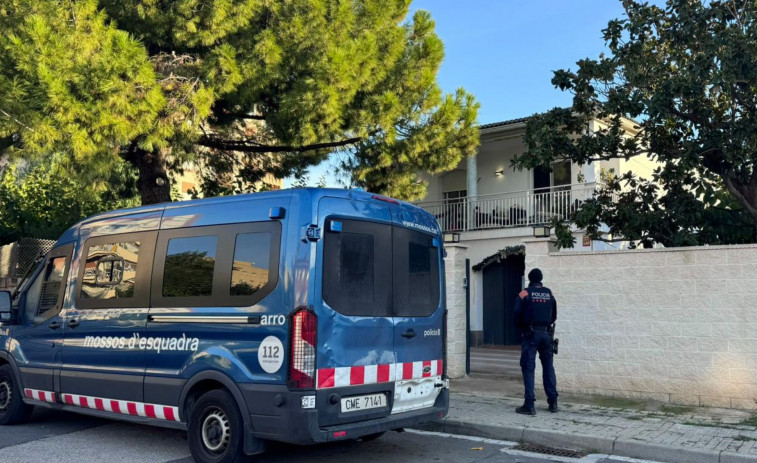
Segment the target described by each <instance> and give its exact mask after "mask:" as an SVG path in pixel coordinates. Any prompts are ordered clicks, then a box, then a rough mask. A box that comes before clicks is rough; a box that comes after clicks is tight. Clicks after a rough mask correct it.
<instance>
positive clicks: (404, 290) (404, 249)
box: [392, 206, 444, 413]
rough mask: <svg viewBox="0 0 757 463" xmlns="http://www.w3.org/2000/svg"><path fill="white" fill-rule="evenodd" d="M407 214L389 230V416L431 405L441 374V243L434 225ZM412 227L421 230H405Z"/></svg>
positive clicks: (411, 212) (442, 336)
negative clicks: (392, 376)
mask: <svg viewBox="0 0 757 463" xmlns="http://www.w3.org/2000/svg"><path fill="white" fill-rule="evenodd" d="M405 207H406V206H402V209H405ZM409 212H410V214H408V211H405V210H403V211H402V215H403V220H402V223H399V224H397V226H395V227H394V228H393V231H392V256H393V272H392V273H393V277H394V278H393V280H394V284H393V304H392V305H393V311H392V313H393V315H394V329H395V333H394V348H395V357H396V358H397V365H398V367H397V374H396V391H395V396H394V405H393V408H392V413H400V412H405V411H410V410H415V409H419V408H425V407H430V406H432V405H433V404H434V402H435V401H436V398H437V396H438V395H439V390H440V386H441V385H442V381H441V376H442V373H443V369H444V303H443V300H442V287H443V286H442V280H441V278H442V275H443V262H442V255H441V244H440V242H439V241H440V240H439V238H438V237H437V236H435V235H434V234H433V230H432V229H431V228H430V226H431V225H433V224H427V223H426V221H427V220H425V218H424V217H423V216H422V215H420V214H414V213H413V212H415V211H409ZM416 215H418V217H415V216H416ZM408 216H409V217H408ZM408 219H409V220H408ZM419 219H420V220H419ZM413 226H418V227H423V228H422V229H415V228H410V227H413Z"/></svg>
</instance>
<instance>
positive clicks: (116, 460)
mask: <svg viewBox="0 0 757 463" xmlns="http://www.w3.org/2000/svg"><path fill="white" fill-rule="evenodd" d="M513 445H514V443H512V442H502V441H494V440H489V439H476V438H469V437H462V436H452V435H448V434H438V433H420V432H415V431H408V432H405V433H395V432H391V433H387V434H386V435H384V436H383V437H381V438H380V439H377V440H375V441H372V442H356V441H352V440H350V441H344V442H337V443H331V444H324V445H316V446H307V447H300V446H293V445H284V444H272V445H271V446H270V447H269V449H268V451H267V452H266V453H264V454H262V455H256V456H254V457H252V458H251V459H250V461H251V462H257V463H272V462H281V461H287V462H292V463H298V462H302V463H321V462H323V463H326V462H328V463H331V462H333V461H335V459H338V460H337V461H346V462H351V461H359V462H361V463H396V462H397V460H398V458H400V459H401V460H400V461H413V462H460V463H474V462H487V463H505V462H507V463H516V462H518V463H543V462H552V461H561V462H568V463H570V462H575V463H628V462H640V460H632V459H623V458H617V457H612V458H607V457H604V456H599V455H590V456H587V457H584V458H582V459H580V460H579V459H566V458H557V459H556V457H545V456H544V455H539V454H533V453H531V454H526V453H522V452H518V451H514V450H512V447H513ZM0 461H2V462H3V463H50V462H56V463H58V462H59V463H69V462H70V463H89V462H93V463H94V462H97V463H158V462H161V463H162V462H171V463H179V462H181V463H191V462H192V458H191V457H190V456H189V449H188V447H187V442H186V433H184V432H181V431H176V430H170V429H163V428H157V427H150V426H141V425H136V424H130V423H124V422H118V421H108V420H101V419H96V418H90V417H86V416H82V415H77V414H73V413H65V412H55V411H50V410H37V411H36V412H35V414H34V416H33V417H32V421H31V422H30V423H28V424H25V425H21V426H11V427H4V428H0Z"/></svg>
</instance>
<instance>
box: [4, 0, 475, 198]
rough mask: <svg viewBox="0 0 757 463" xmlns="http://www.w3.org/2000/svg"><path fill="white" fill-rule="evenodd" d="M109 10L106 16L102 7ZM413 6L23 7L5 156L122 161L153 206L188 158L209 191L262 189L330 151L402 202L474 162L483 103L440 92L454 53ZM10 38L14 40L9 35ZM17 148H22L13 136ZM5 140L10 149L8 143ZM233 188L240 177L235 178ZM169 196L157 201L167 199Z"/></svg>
mask: <svg viewBox="0 0 757 463" xmlns="http://www.w3.org/2000/svg"><path fill="white" fill-rule="evenodd" d="M98 8H102V9H101V10H98ZM408 9H409V0H390V1H386V0H281V1H275V2H271V1H268V0H214V1H200V0H178V1H171V2H163V1H158V0H148V1H137V0H118V1H116V0H101V1H100V2H99V4H98V3H97V2H96V1H95V0H73V1H71V2H55V1H52V0H42V1H39V0H10V1H9V2H6V3H5V4H4V5H3V6H0V30H3V36H2V37H0V88H3V89H10V91H9V92H4V93H3V95H0V111H2V112H0V154H2V152H3V148H2V146H4V142H3V140H8V139H10V140H11V142H12V147H11V148H5V149H4V150H5V151H10V152H12V153H13V154H14V155H16V156H21V157H25V158H31V157H33V156H41V155H46V154H48V153H61V154H64V155H65V156H67V158H68V159H70V160H73V161H75V165H76V166H78V167H79V168H80V171H81V172H85V173H87V172H92V171H95V172H102V171H107V170H108V169H110V168H111V167H112V165H114V164H117V162H118V160H119V157H120V158H122V159H125V160H127V161H128V162H129V163H132V164H133V165H135V166H136V167H138V169H139V173H140V180H139V184H138V185H139V189H140V192H141V193H142V198H143V201H147V202H151V201H161V200H163V201H165V200H170V187H169V186H167V185H165V186H163V187H160V188H159V187H157V186H156V182H155V180H156V179H158V178H163V179H165V178H166V172H165V171H166V170H176V169H180V167H181V165H182V164H183V163H184V162H186V161H189V160H194V161H196V162H197V163H198V164H202V165H203V166H205V167H206V169H207V170H208V172H206V174H205V175H204V176H203V189H204V193H205V194H229V193H237V192H240V191H250V190H253V189H255V188H257V185H259V182H260V181H261V180H263V179H264V178H265V176H266V175H267V174H273V175H275V176H276V177H278V178H282V177H284V176H287V175H290V174H298V173H302V172H304V171H305V170H306V169H307V167H309V166H313V165H316V164H319V163H321V162H323V161H324V160H326V159H327V158H328V157H329V156H330V155H332V154H333V153H335V152H336V153H338V154H339V156H340V157H341V159H342V168H343V169H345V170H346V171H347V172H349V174H350V176H351V177H352V181H353V182H354V183H355V184H357V185H359V186H363V187H367V188H369V189H371V190H374V191H377V192H380V193H385V194H390V195H393V196H397V197H400V198H404V199H413V198H418V197H420V196H422V195H423V194H424V192H425V185H424V184H422V183H419V182H418V178H417V176H416V174H417V173H418V172H420V171H429V172H433V173H438V172H441V171H444V170H448V169H451V168H453V167H454V166H456V165H457V164H458V163H459V162H460V160H461V159H462V158H463V157H465V156H469V155H472V154H473V153H474V152H475V149H476V147H477V144H478V130H477V128H476V113H477V110H478V104H477V103H476V102H475V100H474V99H473V97H472V96H471V95H470V94H468V93H466V92H465V91H464V90H462V89H460V90H458V91H457V92H455V93H454V94H452V95H444V94H443V93H442V91H441V90H440V89H439V87H438V85H437V83H436V73H437V71H438V69H439V66H440V64H441V61H442V58H443V55H444V51H443V45H442V43H441V41H440V40H439V38H438V37H437V36H436V34H435V32H434V22H433V21H432V19H431V17H430V15H429V14H428V13H427V12H423V11H418V12H416V13H415V15H414V16H413V18H412V19H410V20H408V19H406V16H407V13H408ZM6 31H7V32H6ZM9 137H12V138H9ZM5 144H6V145H7V142H6V143H5ZM230 177H232V178H230ZM158 190H159V191H158Z"/></svg>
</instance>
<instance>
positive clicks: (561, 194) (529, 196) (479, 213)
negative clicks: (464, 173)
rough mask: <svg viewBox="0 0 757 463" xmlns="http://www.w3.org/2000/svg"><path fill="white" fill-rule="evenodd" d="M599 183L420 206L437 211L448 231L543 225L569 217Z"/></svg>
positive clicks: (422, 204) (441, 224) (425, 203)
mask: <svg viewBox="0 0 757 463" xmlns="http://www.w3.org/2000/svg"><path fill="white" fill-rule="evenodd" d="M596 186H597V184H596V183H578V184H574V185H561V186H555V187H550V188H539V189H532V190H524V191H514V192H508V193H497V194H489V195H478V196H468V197H461V198H454V199H446V200H441V201H426V202H421V203H417V204H416V205H417V206H420V207H422V208H423V209H426V210H427V211H429V212H431V213H432V214H434V215H435V216H436V218H437V220H438V221H439V225H440V226H441V228H442V230H443V231H445V232H467V231H474V230H486V229H495V228H516V227H530V226H534V225H544V224H548V223H550V222H551V221H552V219H553V218H559V219H567V218H568V216H569V215H570V214H571V212H573V211H575V210H576V209H577V208H578V206H579V205H580V204H581V203H582V202H584V201H586V200H587V199H589V198H591V197H592V196H593V195H594V192H595V190H596Z"/></svg>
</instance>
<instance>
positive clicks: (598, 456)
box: [574, 453, 662, 463]
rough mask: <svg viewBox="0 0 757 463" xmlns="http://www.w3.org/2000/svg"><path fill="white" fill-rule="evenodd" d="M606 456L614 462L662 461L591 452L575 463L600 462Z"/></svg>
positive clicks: (654, 462) (646, 462)
mask: <svg viewBox="0 0 757 463" xmlns="http://www.w3.org/2000/svg"><path fill="white" fill-rule="evenodd" d="M606 458H609V459H611V460H612V462H611V463H614V462H616V461H623V462H626V463H662V462H659V461H654V460H639V459H638V458H631V457H621V456H618V455H603V454H596V453H595V454H591V455H589V456H586V457H583V458H582V459H580V460H578V462H575V460H574V463H598V462H600V461H602V460H604V459H606Z"/></svg>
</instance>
